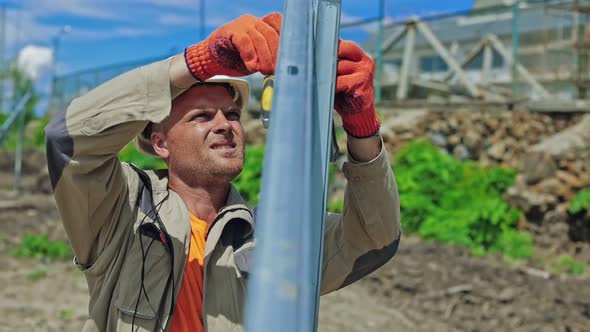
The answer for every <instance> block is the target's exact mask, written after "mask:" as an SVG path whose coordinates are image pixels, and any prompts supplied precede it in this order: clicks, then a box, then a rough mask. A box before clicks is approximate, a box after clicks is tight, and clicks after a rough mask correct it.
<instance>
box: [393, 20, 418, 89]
mask: <svg viewBox="0 0 590 332" xmlns="http://www.w3.org/2000/svg"><path fill="white" fill-rule="evenodd" d="M415 40H416V25H415V22H414V21H411V22H408V24H407V25H406V47H405V49H404V58H403V60H402V68H401V70H400V74H399V79H398V81H399V82H398V83H397V99H398V100H405V99H406V98H407V97H408V86H409V82H408V81H409V74H410V68H411V66H412V58H413V57H414V43H415Z"/></svg>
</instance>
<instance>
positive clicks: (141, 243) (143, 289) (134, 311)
mask: <svg viewBox="0 0 590 332" xmlns="http://www.w3.org/2000/svg"><path fill="white" fill-rule="evenodd" d="M150 194H151V192H150ZM165 200H166V198H164V199H162V201H160V202H159V203H158V204H156V205H155V206H154V207H152V209H151V210H150V211H149V212H148V213H146V215H145V216H144V217H143V218H142V219H141V222H140V223H139V227H138V230H139V231H141V227H142V226H143V224H144V222H145V220H146V218H147V217H148V216H149V215H150V214H151V213H152V212H155V213H156V216H158V219H159V214H158V212H159V209H160V208H161V207H162V204H163V203H164V201H165ZM166 235H168V234H166ZM154 240H155V239H153V238H152V240H151V241H150V244H149V245H148V247H147V251H144V246H143V239H142V237H141V234H140V235H139V245H140V247H141V256H142V257H141V285H140V288H139V294H138V295H137V301H136V302H135V309H134V310H133V319H132V321H131V331H132V332H133V329H134V327H135V318H136V316H137V308H138V307H139V301H140V300H141V294H142V292H143V294H144V295H145V298H146V300H147V302H148V305H149V307H150V309H151V310H152V312H153V313H154V316H155V317H156V323H157V324H158V326H159V327H160V330H162V331H164V328H163V327H162V322H161V321H160V318H159V317H158V313H157V312H156V310H154V308H153V306H152V304H151V302H150V299H149V296H148V295H147V291H146V289H145V284H144V278H145V261H146V257H147V254H148V252H149V250H150V249H151V247H152V244H153V243H154ZM168 253H169V254H170V252H168ZM171 257H173V256H171ZM171 260H173V258H171ZM170 275H172V276H173V271H171V272H170V274H169V275H168V278H170ZM137 329H139V326H138V327H137Z"/></svg>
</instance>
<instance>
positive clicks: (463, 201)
mask: <svg viewBox="0 0 590 332" xmlns="http://www.w3.org/2000/svg"><path fill="white" fill-rule="evenodd" d="M395 174H396V178H397V182H398V187H399V192H400V205H401V210H402V224H403V227H404V231H406V232H408V233H418V234H419V235H420V236H422V237H424V238H426V239H432V240H437V241H441V242H447V243H452V244H459V245H463V246H466V247H469V248H471V249H472V250H473V252H474V253H479V254H483V253H485V252H502V253H504V254H505V255H506V256H509V257H513V258H527V257H530V256H531V255H532V238H531V237H530V236H529V235H528V234H526V233H522V232H519V231H517V230H516V229H515V226H516V223H517V222H518V220H519V218H520V211H518V210H515V209H513V208H510V207H509V206H508V204H506V203H505V202H504V201H503V200H502V195H503V194H504V192H505V191H506V190H507V189H508V188H509V187H510V186H511V185H512V183H513V181H514V178H515V176H516V173H515V172H514V171H512V170H508V169H503V168H484V167H480V166H478V165H476V164H473V163H471V162H460V161H457V160H456V159H454V158H453V157H451V156H449V155H447V154H444V153H442V152H440V151H439V150H438V149H437V148H436V147H435V146H433V145H432V144H430V143H429V142H426V141H422V140H418V141H415V142H412V143H409V144H407V145H406V146H405V147H404V148H403V149H402V150H400V151H399V153H398V155H397V159H396V163H395Z"/></svg>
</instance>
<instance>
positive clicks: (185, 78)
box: [170, 53, 197, 89]
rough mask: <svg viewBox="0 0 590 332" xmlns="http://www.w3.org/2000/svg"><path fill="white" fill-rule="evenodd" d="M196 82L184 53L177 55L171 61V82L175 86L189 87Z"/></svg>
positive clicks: (180, 87)
mask: <svg viewBox="0 0 590 332" xmlns="http://www.w3.org/2000/svg"><path fill="white" fill-rule="evenodd" d="M196 82H197V80H196V79H195V77H194V76H193V75H192V74H191V72H190V71H189V70H188V67H187V66H186V62H185V60H184V53H180V54H177V55H175V56H174V57H173V58H172V61H171V63H170V84H171V85H172V86H173V87H175V88H179V89H188V88H190V87H191V86H192V85H193V84H195V83H196Z"/></svg>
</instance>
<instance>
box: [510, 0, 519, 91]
mask: <svg viewBox="0 0 590 332" xmlns="http://www.w3.org/2000/svg"><path fill="white" fill-rule="evenodd" d="M519 26H520V1H519V0H516V1H515V2H514V5H513V7H512V93H513V94H514V97H518V95H519V91H518V62H519V60H518V49H519V44H520V32H519Z"/></svg>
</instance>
